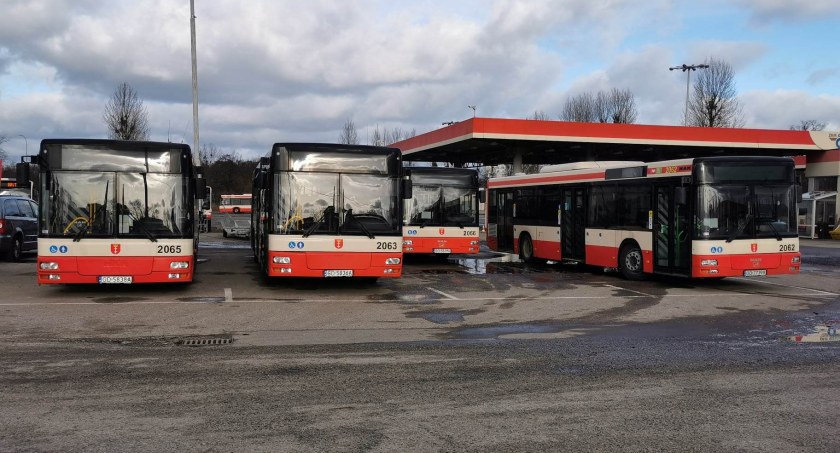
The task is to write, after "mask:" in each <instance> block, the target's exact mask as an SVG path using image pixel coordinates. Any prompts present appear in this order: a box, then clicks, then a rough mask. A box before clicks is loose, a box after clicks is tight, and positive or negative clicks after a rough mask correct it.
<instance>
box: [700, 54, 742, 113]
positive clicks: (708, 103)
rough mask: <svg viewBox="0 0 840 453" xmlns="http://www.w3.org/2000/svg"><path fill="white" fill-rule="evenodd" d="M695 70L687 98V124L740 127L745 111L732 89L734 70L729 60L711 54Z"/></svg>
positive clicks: (735, 91) (733, 88)
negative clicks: (702, 64)
mask: <svg viewBox="0 0 840 453" xmlns="http://www.w3.org/2000/svg"><path fill="white" fill-rule="evenodd" d="M705 64H707V65H709V67H708V68H707V69H704V70H702V71H698V72H697V77H696V78H695V80H694V88H693V91H692V94H691V97H690V99H689V101H688V119H687V124H688V125H689V126H701V127H743V126H744V114H743V112H742V111H741V105H740V103H739V101H738V91H737V90H736V89H735V71H734V70H733V69H732V65H730V64H729V63H727V62H725V61H722V60H717V59H715V58H710V59H707V60H706V61H705Z"/></svg>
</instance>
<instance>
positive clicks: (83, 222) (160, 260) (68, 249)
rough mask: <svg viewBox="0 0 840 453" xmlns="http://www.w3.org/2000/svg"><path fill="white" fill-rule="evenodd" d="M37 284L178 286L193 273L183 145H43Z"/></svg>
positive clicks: (195, 193)
mask: <svg viewBox="0 0 840 453" xmlns="http://www.w3.org/2000/svg"><path fill="white" fill-rule="evenodd" d="M32 162H33V163H38V164H40V190H39V195H40V196H39V200H38V201H39V206H40V216H39V223H40V231H39V236H38V265H37V266H38V267H37V271H38V283H39V284H61V283H65V284H67V283H94V284H96V283H99V284H132V283H161V282H172V283H176V282H177V283H183V282H190V281H192V279H193V273H194V270H195V253H196V242H197V240H198V237H197V235H196V231H197V228H196V219H197V206H196V203H195V199H196V197H203V196H204V190H205V189H204V187H205V183H204V180H203V178H199V177H198V176H197V174H196V168H195V167H194V166H193V161H192V154H191V152H190V148H189V146H187V145H183V144H175V143H157V142H137V141H112V140H77V139H70V140H62V139H50V140H43V141H42V142H41V148H40V152H39V154H38V155H37V156H34V157H33V158H32Z"/></svg>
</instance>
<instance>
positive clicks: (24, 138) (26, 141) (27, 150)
mask: <svg viewBox="0 0 840 453" xmlns="http://www.w3.org/2000/svg"><path fill="white" fill-rule="evenodd" d="M18 137H23V143H24V144H25V145H26V155H27V156H28V155H29V140H27V139H26V136H25V135H23V134H18Z"/></svg>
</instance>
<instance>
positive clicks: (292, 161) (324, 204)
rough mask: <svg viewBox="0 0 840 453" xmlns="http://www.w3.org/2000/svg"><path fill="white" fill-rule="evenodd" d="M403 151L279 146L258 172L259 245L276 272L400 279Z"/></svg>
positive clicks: (255, 242) (262, 263)
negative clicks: (401, 152)
mask: <svg viewBox="0 0 840 453" xmlns="http://www.w3.org/2000/svg"><path fill="white" fill-rule="evenodd" d="M410 187H411V185H410V181H408V180H403V168H402V156H401V154H400V151H399V150H398V149H396V148H383V147H374V146H361V145H337V144H314V143H277V144H275V145H274V146H273V148H272V150H271V152H270V153H269V154H268V155H267V156H265V157H263V158H262V159H260V163H259V165H258V166H257V168H256V169H255V171H254V184H253V200H254V201H253V204H254V210H253V212H252V214H251V246H252V248H253V250H254V257H255V258H256V260H257V262H258V263H259V267H260V269H261V270H262V272H263V273H265V275H267V276H269V277H373V278H378V277H399V276H400V275H401V274H402V254H403V246H402V211H403V197H404V195H405V196H409V197H410V196H411V193H410V190H411V189H410Z"/></svg>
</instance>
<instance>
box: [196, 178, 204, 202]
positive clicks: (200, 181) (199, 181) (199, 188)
mask: <svg viewBox="0 0 840 453" xmlns="http://www.w3.org/2000/svg"><path fill="white" fill-rule="evenodd" d="M206 196H207V181H206V180H205V179H204V178H196V179H195V199H196V200H203V199H204V197H206Z"/></svg>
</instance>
